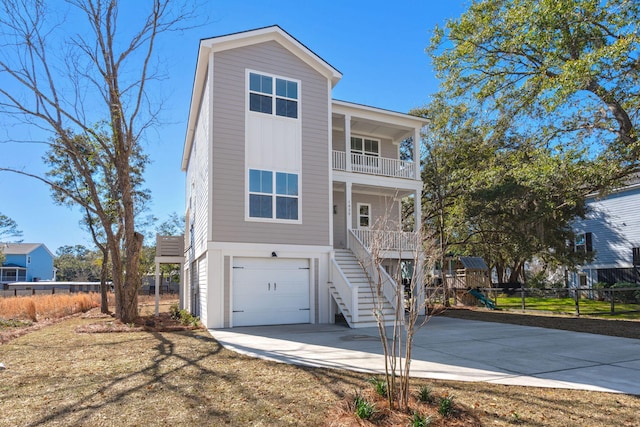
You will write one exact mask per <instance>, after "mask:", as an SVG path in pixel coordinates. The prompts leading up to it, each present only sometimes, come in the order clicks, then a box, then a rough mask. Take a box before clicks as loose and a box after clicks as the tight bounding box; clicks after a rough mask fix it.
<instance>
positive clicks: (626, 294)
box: [610, 282, 640, 304]
mask: <svg viewBox="0 0 640 427" xmlns="http://www.w3.org/2000/svg"><path fill="white" fill-rule="evenodd" d="M610 288H611V289H627V288H636V289H637V290H630V291H619V292H614V293H613V295H614V298H615V299H616V301H620V302H622V303H626V304H634V303H640V284H637V283H629V282H618V283H614V284H613V285H612V286H610Z"/></svg>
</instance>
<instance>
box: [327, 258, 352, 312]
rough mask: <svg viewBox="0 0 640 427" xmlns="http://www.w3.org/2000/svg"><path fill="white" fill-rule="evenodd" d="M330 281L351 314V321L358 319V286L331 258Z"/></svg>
mask: <svg viewBox="0 0 640 427" xmlns="http://www.w3.org/2000/svg"><path fill="white" fill-rule="evenodd" d="M331 282H332V283H333V287H334V288H335V289H336V292H338V295H340V298H342V302H343V303H344V305H345V306H346V307H347V309H348V310H349V313H350V314H351V321H352V322H353V323H355V322H357V321H358V286H354V285H352V284H351V283H350V282H349V279H347V277H346V276H345V275H344V273H343V272H342V269H341V268H340V266H339V265H338V262H337V261H336V260H335V259H332V260H331Z"/></svg>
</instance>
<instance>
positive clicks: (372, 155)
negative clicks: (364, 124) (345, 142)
mask: <svg viewBox="0 0 640 427" xmlns="http://www.w3.org/2000/svg"><path fill="white" fill-rule="evenodd" d="M351 138H359V139H361V140H362V150H354V149H353V147H352V148H351V152H352V153H354V154H360V155H363V156H371V157H380V151H381V149H382V141H381V140H379V139H377V138H370V137H368V136H362V135H351V137H350V138H349V144H351ZM365 139H368V140H369V141H376V142H377V143H378V151H377V152H376V153H374V152H367V151H366V150H365V146H364V141H365Z"/></svg>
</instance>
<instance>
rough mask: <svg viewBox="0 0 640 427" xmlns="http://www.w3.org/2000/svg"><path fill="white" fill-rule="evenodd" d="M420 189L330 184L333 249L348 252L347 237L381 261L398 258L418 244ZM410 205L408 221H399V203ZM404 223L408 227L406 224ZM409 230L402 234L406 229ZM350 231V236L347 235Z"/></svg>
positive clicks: (416, 187) (400, 210) (346, 183)
mask: <svg viewBox="0 0 640 427" xmlns="http://www.w3.org/2000/svg"><path fill="white" fill-rule="evenodd" d="M420 198H421V187H420V186H418V185H416V186H414V188H412V189H407V188H405V189H397V188H384V187H382V188H381V187H373V186H369V185H366V184H358V183H353V182H334V183H333V247H334V248H336V249H351V248H350V243H349V240H350V237H349V236H350V234H353V237H355V238H357V239H358V240H359V241H360V243H362V245H363V246H364V247H365V248H367V250H369V251H371V249H372V247H374V246H375V248H376V249H377V250H378V251H381V252H382V253H383V257H384V258H398V259H399V258H402V257H403V253H404V256H407V255H408V253H409V252H412V251H414V250H415V249H416V248H417V247H418V244H419V241H418V240H419V236H418V233H416V228H415V225H416V224H420V223H421V218H420V212H421V200H420ZM403 199H406V200H408V201H410V202H411V203H413V215H412V217H411V218H410V219H409V221H403V218H402V200H403ZM407 223H408V224H407ZM408 227H409V229H411V228H412V229H413V230H411V231H406V230H407V228H408ZM350 232H352V233H350Z"/></svg>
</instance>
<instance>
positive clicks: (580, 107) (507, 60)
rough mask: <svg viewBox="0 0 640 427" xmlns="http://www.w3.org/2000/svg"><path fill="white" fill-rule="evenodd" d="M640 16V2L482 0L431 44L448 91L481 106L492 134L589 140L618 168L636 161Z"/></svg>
mask: <svg viewBox="0 0 640 427" xmlns="http://www.w3.org/2000/svg"><path fill="white" fill-rule="evenodd" d="M639 20H640V3H638V2H636V1H628V0H608V1H605V2H600V1H594V0H481V1H476V2H473V3H472V4H471V5H470V6H469V9H468V10H467V11H466V12H465V13H464V14H463V15H462V16H461V17H459V18H458V19H455V20H451V21H448V22H447V24H446V25H445V26H444V28H436V30H435V31H434V36H433V38H432V40H431V44H430V47H429V49H428V50H429V52H430V53H431V55H432V57H433V64H434V67H435V69H436V72H437V75H438V77H440V78H441V80H442V84H443V92H445V93H446V94H447V95H448V97H449V98H450V99H452V98H456V97H457V98H460V99H464V100H465V102H467V103H475V104H478V105H479V106H481V108H482V111H483V112H485V115H486V116H487V119H489V120H490V121H491V123H492V125H493V130H492V135H493V136H495V137H498V138H501V137H502V136H504V135H508V134H509V133H510V131H512V130H513V129H514V128H518V129H521V130H523V131H524V133H526V134H530V135H540V137H541V138H542V139H544V140H546V141H547V143H548V144H549V146H554V145H560V144H561V145H567V144H574V143H575V144H582V146H583V147H588V148H589V149H590V150H592V154H597V153H600V154H603V157H602V160H603V161H604V160H605V159H607V160H609V162H610V163H609V167H610V171H611V173H612V174H614V175H615V174H618V173H621V172H625V171H626V172H629V171H630V170H633V168H634V167H636V166H637V165H638V157H639V156H638V154H639V152H640V145H639V144H638V135H637V126H638V123H637V118H638V112H639V110H640V103H638V97H639V96H640V93H639V91H638V89H639V86H640V74H639V73H638V72H637V67H638V59H637V58H638V52H639V50H640V38H638V34H637V31H638V30H637V22H639ZM592 144H593V145H592Z"/></svg>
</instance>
